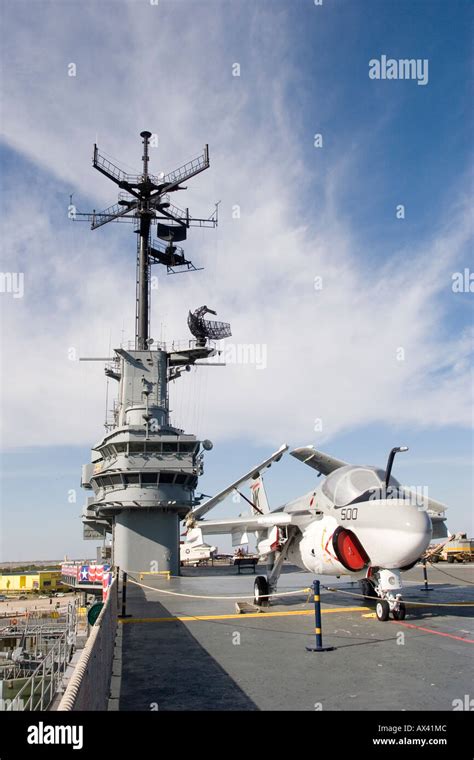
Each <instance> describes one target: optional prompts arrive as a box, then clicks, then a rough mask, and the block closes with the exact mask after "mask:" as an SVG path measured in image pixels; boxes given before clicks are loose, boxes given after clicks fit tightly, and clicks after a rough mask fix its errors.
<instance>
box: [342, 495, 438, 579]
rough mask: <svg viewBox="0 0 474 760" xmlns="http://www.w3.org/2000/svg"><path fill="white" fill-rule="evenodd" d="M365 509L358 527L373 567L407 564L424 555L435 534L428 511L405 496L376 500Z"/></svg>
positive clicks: (358, 534) (360, 538) (357, 531)
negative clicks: (405, 498)
mask: <svg viewBox="0 0 474 760" xmlns="http://www.w3.org/2000/svg"><path fill="white" fill-rule="evenodd" d="M365 510H366V519H364V523H362V522H361V518H360V516H359V517H358V526H357V527H356V528H355V530H356V533H357V536H358V538H359V540H360V541H361V543H362V546H363V547H364V549H365V551H366V552H367V554H368V556H369V557H370V560H371V564H372V565H373V566H377V567H385V568H401V567H407V566H408V565H411V564H412V563H413V562H416V561H417V560H418V559H419V558H420V557H421V555H422V554H423V552H424V551H425V550H426V548H427V547H428V545H429V543H430V541H431V534H432V527H431V520H430V518H429V516H428V514H427V512H426V510H423V509H419V508H418V507H417V506H416V505H413V504H410V503H408V502H407V501H406V500H403V499H388V500H380V501H374V502H371V503H370V504H369V503H368V504H367V506H366V508H365Z"/></svg>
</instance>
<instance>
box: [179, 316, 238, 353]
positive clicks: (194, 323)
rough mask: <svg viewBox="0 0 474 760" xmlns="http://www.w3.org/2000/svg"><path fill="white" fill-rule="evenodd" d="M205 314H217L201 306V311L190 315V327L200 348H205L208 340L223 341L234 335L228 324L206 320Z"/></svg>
mask: <svg viewBox="0 0 474 760" xmlns="http://www.w3.org/2000/svg"><path fill="white" fill-rule="evenodd" d="M205 314H216V312H215V311H213V310H212V309H208V308H207V306H200V307H199V309H196V310H195V311H194V312H191V311H190V312H189V314H188V327H189V329H190V331H191V333H192V334H193V335H194V337H195V338H196V340H197V344H198V346H205V345H206V340H207V338H211V340H222V339H223V338H228V337H229V336H230V335H232V333H231V330H230V324H229V323H228V322H217V321H213V320H210V319H204V315H205Z"/></svg>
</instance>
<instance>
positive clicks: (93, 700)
mask: <svg viewBox="0 0 474 760" xmlns="http://www.w3.org/2000/svg"><path fill="white" fill-rule="evenodd" d="M116 631H117V579H116V578H114V580H113V581H112V583H111V585H110V587H109V592H108V595H107V600H106V602H105V604H104V606H103V608H102V611H101V613H100V615H99V617H98V618H97V620H96V622H95V624H94V625H93V626H92V628H91V633H90V636H89V638H88V639H87V641H86V644H85V646H84V649H83V650H82V652H81V656H80V658H79V660H78V662H77V665H76V667H75V669H74V673H73V674H72V676H71V678H70V680H69V683H68V684H67V687H66V691H65V692H64V694H63V696H62V699H61V702H60V703H59V706H58V710H60V711H63V710H64V711H72V710H106V709H107V702H108V697H109V689H110V681H111V676H112V662H113V656H114V647H115V634H116Z"/></svg>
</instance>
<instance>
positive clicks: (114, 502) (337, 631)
mask: <svg viewBox="0 0 474 760" xmlns="http://www.w3.org/2000/svg"><path fill="white" fill-rule="evenodd" d="M141 138H142V145H143V155H142V161H143V169H142V173H141V174H139V175H133V176H132V175H129V174H127V173H125V172H124V171H122V170H121V169H120V168H119V167H118V166H116V165H115V164H113V163H112V162H111V161H110V160H109V159H107V158H105V157H104V156H102V155H101V154H100V153H99V150H98V148H97V146H94V154H93V166H94V168H95V169H97V170H98V171H99V172H101V173H102V174H103V175H104V176H106V177H107V178H108V179H110V180H112V181H113V182H114V183H115V184H116V185H118V187H119V189H120V193H119V199H118V203H117V204H115V205H113V206H111V207H109V208H108V209H106V210H105V211H103V212H100V213H97V212H96V211H93V212H92V213H80V212H78V211H77V210H76V209H75V208H74V207H73V206H72V204H71V207H70V215H71V218H72V219H74V220H75V221H80V220H85V221H89V222H90V223H91V227H92V228H93V229H96V228H99V227H101V226H103V225H104V224H107V223H108V222H127V221H128V222H131V223H132V224H133V231H134V233H135V234H136V240H137V250H136V253H137V277H136V287H137V290H136V315H135V341H134V344H133V345H131V346H128V345H121V346H120V347H118V348H117V349H115V351H114V354H113V356H108V357H84V358H87V359H88V360H89V361H90V360H95V361H98V362H102V363H103V364H104V367H105V374H106V376H107V377H108V378H110V379H111V380H114V381H116V382H117V401H116V403H115V404H114V408H113V410H112V417H111V419H110V420H108V421H107V422H106V429H105V433H104V435H103V436H102V437H101V438H100V440H99V441H98V442H97V443H95V444H94V445H93V447H92V451H91V462H90V463H89V464H86V465H84V466H83V470H82V485H83V487H84V488H85V489H86V490H87V492H88V494H89V497H88V499H87V502H86V504H85V506H84V510H83V515H82V521H83V524H84V535H85V537H86V536H87V537H88V538H91V539H93V540H96V541H97V542H98V541H103V542H104V560H106V562H104V563H103V564H100V563H98V564H97V565H89V566H80V565H77V566H76V565H75V564H74V563H72V564H71V563H68V564H67V565H64V567H63V580H64V581H65V582H66V583H68V584H69V585H70V586H71V587H72V588H74V589H75V590H76V591H79V592H83V594H81V595H80V596H81V598H84V595H85V593H86V592H87V593H89V594H90V593H95V594H96V596H98V597H100V598H101V599H102V602H101V603H100V604H101V605H102V607H101V611H100V614H98V616H97V612H98V608H97V605H96V606H95V614H94V617H93V619H90V623H91V626H90V629H89V633H90V635H89V638H88V640H87V642H86V643H85V644H84V646H83V648H82V649H77V647H76V651H75V653H74V656H73V658H72V659H71V661H70V662H69V666H68V667H67V669H66V671H65V673H64V680H63V683H62V685H61V686H60V687H59V688H58V692H57V694H56V695H55V699H54V701H53V702H52V704H51V705H50V707H49V709H50V710H51V709H53V710H59V711H69V712H71V711H81V710H88V711H110V712H115V711H141V712H153V711H158V712H163V711H165V712H170V711H202V710H206V711H216V710H220V711H222V710H223V711H241V710H245V711H259V710H260V711H261V710H264V711H266V710H293V711H320V710H326V711H339V710H353V711H367V710H375V709H377V710H387V711H390V710H395V711H406V710H408V711H410V710H432V711H452V710H464V709H472V708H469V706H468V707H467V708H466V700H467V703H468V705H470V704H471V703H470V701H469V700H470V697H469V693H470V688H471V675H472V674H471V672H470V671H471V666H472V651H473V650H472V646H473V645H474V628H473V624H472V610H473V606H474V591H473V588H474V566H473V564H463V565H456V566H455V567H452V566H450V565H449V566H446V567H445V566H444V564H443V565H441V563H440V564H438V565H433V566H431V565H430V566H429V569H428V584H427V583H426V579H425V575H424V569H423V567H422V566H421V565H417V566H416V567H413V568H412V569H411V570H408V571H407V572H406V573H404V582H405V589H404V601H405V603H406V606H407V616H406V618H405V619H399V620H391V621H388V622H386V623H381V622H379V621H378V620H377V619H376V615H375V612H374V609H373V607H371V606H370V604H367V602H368V600H367V598H364V597H363V596H361V590H360V588H359V585H358V584H357V583H355V582H349V581H347V580H344V578H340V579H337V578H334V577H324V576H323V577H322V578H321V579H320V581H321V584H322V585H321V607H322V609H321V619H322V637H323V643H324V646H325V650H324V651H310V650H311V647H313V648H314V640H315V621H314V616H315V606H314V602H313V592H312V591H311V589H310V586H311V583H312V581H313V578H312V577H311V575H310V574H307V573H303V572H301V571H299V570H298V569H297V568H295V567H294V566H292V565H289V564H285V565H284V566H283V572H282V576H281V578H280V582H279V586H278V594H279V596H278V595H276V596H274V597H273V598H272V604H271V605H270V606H269V607H256V606H254V605H253V604H252V601H253V597H254V594H253V583H254V576H253V575H250V574H249V572H248V570H249V568H247V571H246V572H244V569H243V568H242V573H239V569H238V567H237V566H236V565H235V564H223V563H220V564H215V565H209V566H205V567H197V568H190V567H184V568H181V567H180V545H179V540H180V537H179V525H180V521H181V520H182V519H183V518H184V517H185V516H186V515H187V514H188V513H189V511H190V510H191V509H192V508H193V507H195V506H196V505H199V504H200V501H201V499H202V496H199V495H197V493H196V491H197V485H198V480H199V477H200V475H201V474H202V472H203V466H204V455H205V452H206V451H207V450H209V449H210V448H211V447H212V443H211V442H210V441H208V440H203V441H200V440H198V439H197V437H196V436H195V435H193V434H192V433H189V432H185V431H184V430H182V429H179V428H177V427H175V426H174V425H173V422H172V420H171V415H170V409H169V384H170V383H172V382H179V378H180V375H181V374H182V373H183V372H185V371H187V370H188V369H189V368H190V367H191V366H199V365H200V364H202V363H204V364H206V365H208V364H210V363H212V362H209V359H212V358H215V357H217V358H218V356H219V347H218V345H219V341H220V340H221V339H222V338H225V337H228V336H230V333H231V331H230V325H228V324H227V323H223V322H217V321H212V320H209V319H207V318H206V315H207V314H209V313H211V314H213V313H214V312H213V311H212V309H210V308H208V307H207V306H201V307H197V308H196V307H195V305H194V308H193V309H190V310H189V313H188V315H187V319H188V326H189V329H190V331H191V334H192V338H191V339H190V340H189V341H188V342H187V343H186V344H184V345H183V344H177V343H173V344H171V345H170V344H168V345H166V344H164V343H160V342H157V341H154V340H153V338H152V337H151V330H150V297H151V288H150V283H151V268H152V266H154V265H158V266H161V267H162V269H163V270H166V272H167V273H168V274H170V275H173V274H177V273H178V272H183V271H186V272H192V271H193V270H195V269H196V267H195V266H194V265H193V264H192V262H191V261H190V260H189V259H187V258H186V256H185V254H184V251H183V249H182V248H181V247H180V246H179V245H178V243H179V242H183V241H184V240H185V239H186V236H187V232H188V230H189V228H190V227H192V226H200V227H215V226H216V225H217V206H216V210H215V212H213V213H212V214H211V215H209V216H207V217H205V218H194V217H192V216H191V215H190V213H189V210H188V209H180V208H178V207H177V206H175V205H173V204H172V203H171V199H170V196H171V194H172V193H173V192H174V191H175V190H181V189H183V187H182V184H181V183H182V182H183V181H187V180H188V179H190V178H192V177H194V176H195V175H197V174H199V173H200V172H201V171H203V170H205V169H207V168H208V166H209V150H208V147H207V146H206V147H205V149H204V151H203V153H202V154H201V155H199V156H198V157H196V158H195V159H193V160H191V161H189V162H187V163H186V164H184V165H183V166H181V167H179V168H178V169H177V170H175V171H173V172H170V173H169V174H167V175H164V174H160V175H153V174H151V173H150V171H149V160H150V156H149V148H150V145H151V144H152V141H153V135H152V133H151V132H148V131H143V132H142V133H141ZM153 225H156V235H157V238H158V239H157V240H153V239H152V234H151V230H152V227H153ZM201 371H209V370H208V369H203V370H201ZM238 474H239V473H236V476H237V475H238ZM295 491H297V488H295ZM295 495H296V493H295ZM109 546H110V549H111V551H110V556H109V554H108V551H109V550H108V547H109ZM257 571H259V572H260V573H261V572H262V568H261V566H260V567H257ZM369 601H370V600H369ZM71 642H72V639H71ZM24 688H26V687H24ZM12 709H21V708H16V707H13V708H12Z"/></svg>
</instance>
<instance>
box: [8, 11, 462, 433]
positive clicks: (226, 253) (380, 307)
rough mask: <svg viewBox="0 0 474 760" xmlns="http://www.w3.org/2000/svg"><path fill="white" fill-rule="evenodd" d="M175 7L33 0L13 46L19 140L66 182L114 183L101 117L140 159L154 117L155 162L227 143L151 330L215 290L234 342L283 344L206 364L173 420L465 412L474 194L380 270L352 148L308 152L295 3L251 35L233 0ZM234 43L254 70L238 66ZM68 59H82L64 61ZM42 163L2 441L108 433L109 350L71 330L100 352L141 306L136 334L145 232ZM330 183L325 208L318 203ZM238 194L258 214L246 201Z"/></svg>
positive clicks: (193, 191)
mask: <svg viewBox="0 0 474 760" xmlns="http://www.w3.org/2000/svg"><path fill="white" fill-rule="evenodd" d="M79 5H80V7H79ZM159 7H160V6H158V7H154V6H150V7H149V6H147V5H146V4H144V5H143V6H141V7H140V8H137V7H136V4H135V3H132V4H128V5H125V4H123V5H121V6H120V13H119V14H118V15H116V14H115V13H104V12H103V8H100V9H99V8H97V6H96V5H95V4H77V7H75V8H74V9H73V10H71V7H69V6H68V7H67V10H65V7H64V6H61V5H58V4H46V3H45V4H42V12H41V13H39V12H38V11H37V9H35V8H33V9H30V12H31V13H34V14H35V19H34V21H35V23H34V24H30V25H29V26H25V25H22V24H21V23H16V24H15V34H14V35H12V36H11V40H10V42H9V44H10V45H12V46H13V47H12V48H11V49H10V48H9V45H7V48H6V51H5V52H4V59H5V60H6V61H9V62H10V63H9V68H8V76H7V77H6V78H5V88H6V95H5V98H4V99H5V100H7V101H9V102H10V103H11V107H10V108H8V109H6V113H5V116H4V131H5V140H6V142H7V143H8V144H9V145H10V146H12V147H14V148H15V149H16V150H18V151H20V152H21V153H23V154H24V155H25V156H27V157H28V159H29V160H31V161H32V162H34V164H35V165H36V166H37V167H40V168H41V169H42V170H44V169H46V168H47V169H49V170H50V171H52V172H53V173H54V174H55V175H56V179H58V180H60V181H61V185H60V187H61V191H63V190H65V188H66V187H68V186H71V190H75V191H76V193H77V194H78V195H82V196H85V195H86V194H87V193H89V194H90V195H91V196H92V197H93V198H94V203H95V204H96V205H97V208H101V207H105V206H108V205H109V203H112V202H113V201H114V200H115V194H116V193H115V188H114V186H112V184H111V183H109V182H108V181H107V180H106V179H105V178H102V177H101V176H99V175H98V173H96V172H94V171H93V170H92V169H91V166H90V151H91V143H92V142H93V141H94V140H95V138H96V134H97V135H98V138H99V145H100V147H103V149H104V150H106V151H107V152H108V153H110V154H112V155H114V156H118V157H119V159H123V162H124V163H127V164H130V165H131V166H136V165H137V164H139V159H140V143H139V139H138V132H139V131H140V130H141V129H144V128H148V129H150V130H151V131H158V132H159V135H160V148H159V150H158V152H156V154H154V153H152V170H153V171H157V170H160V169H164V170H167V169H170V168H172V167H173V166H174V165H177V164H179V163H180V162H181V161H182V160H183V159H184V160H186V159H187V158H188V157H189V156H190V155H192V154H193V153H195V152H197V151H198V150H200V148H201V146H202V145H203V144H204V143H205V142H207V141H208V142H209V143H210V150H211V169H210V171H208V172H206V173H204V174H203V175H200V176H199V177H197V178H196V179H195V180H191V181H190V183H189V191H188V192H187V193H186V194H184V193H183V194H182V196H181V195H180V194H178V195H177V198H176V203H177V204H178V205H185V204H188V203H189V206H190V208H191V211H192V212H194V213H195V214H201V213H204V212H207V211H208V209H209V208H210V207H212V203H213V202H214V201H215V200H222V205H221V221H220V225H219V229H218V230H217V231H216V232H212V231H205V232H204V231H199V230H195V231H192V233H191V235H190V241H189V244H188V246H187V248H186V251H187V252H188V253H189V254H190V257H191V258H192V259H193V260H195V262H196V264H199V265H205V266H206V270H205V271H204V272H200V273H196V274H189V275H179V276H176V278H174V279H173V278H172V277H168V278H166V277H165V276H163V275H162V276H161V278H160V289H159V291H158V294H157V295H154V298H155V301H154V305H153V312H152V326H153V329H152V332H154V335H155V337H158V338H159V337H160V335H159V333H160V324H161V322H163V321H164V322H166V337H167V338H171V337H176V338H184V337H186V334H187V330H186V328H185V319H186V314H187V309H188V308H194V307H196V306H198V305H200V304H202V303H207V304H208V305H209V306H211V307H212V308H215V309H217V310H218V313H219V317H220V318H221V319H224V320H229V321H230V322H231V323H232V328H233V338H232V340H233V341H235V342H236V343H238V344H248V343H257V344H265V345H266V347H267V353H268V367H267V369H265V370H257V369H255V367H254V366H248V365H235V366H228V367H227V368H226V369H201V370H198V371H196V372H194V371H193V372H192V373H190V376H186V377H184V378H183V379H181V380H180V381H179V385H178V384H177V386H176V391H174V390H173V391H172V395H171V400H172V407H173V409H174V411H175V417H174V421H175V422H176V423H178V424H181V425H182V426H183V427H185V428H186V429H188V430H192V431H193V432H198V433H201V434H203V435H205V436H208V437H212V438H214V439H215V440H219V439H221V440H222V439H225V438H227V439H233V438H236V437H244V438H248V439H250V440H252V441H254V442H256V443H269V444H275V443H279V442H281V441H282V440H285V439H288V440H291V441H293V442H295V443H301V442H303V443H305V442H307V441H310V440H311V439H313V438H314V437H316V435H315V433H314V425H315V420H316V418H321V419H322V423H323V430H322V433H321V432H318V433H317V438H318V439H319V440H321V439H324V438H326V437H331V436H333V435H335V434H336V433H337V432H340V431H341V430H344V429H349V428H353V427H356V426H358V425H362V424H364V425H366V424H370V423H371V422H378V421H386V422H389V423H392V424H397V423H407V424H413V425H417V426H432V425H444V424H448V423H449V424H458V425H464V424H466V423H467V420H468V414H469V413H468V399H469V371H468V367H467V364H466V361H465V357H466V356H467V353H468V350H469V347H468V341H467V336H465V335H459V336H454V337H453V336H450V335H447V334H446V332H445V330H443V316H444V315H443V311H442V310H441V309H440V307H439V301H440V294H441V293H442V291H443V289H449V287H450V279H449V273H450V271H451V269H452V267H451V268H450V262H451V261H454V260H456V257H457V256H459V254H460V252H461V251H462V250H463V248H464V246H465V245H466V241H467V238H468V234H469V226H468V213H467V210H466V209H465V208H464V206H462V205H456V204H453V209H447V211H446V219H450V220H451V221H450V223H449V224H445V225H444V224H443V222H442V221H441V222H440V223H439V225H438V226H437V229H436V230H433V233H432V236H431V238H430V239H427V240H425V241H423V244H422V245H420V244H418V245H417V246H416V247H414V248H413V249H411V250H410V251H400V253H399V255H398V256H396V257H395V258H392V259H391V260H390V261H388V263H387V264H384V265H379V267H378V269H377V270H374V268H373V267H370V266H369V265H368V264H367V263H366V260H365V259H364V257H363V256H361V255H360V250H359V245H360V244H359V236H357V235H356V234H355V231H354V230H353V229H351V228H350V226H349V225H348V224H347V223H344V222H343V221H341V218H343V216H342V215H341V214H340V210H341V209H340V201H339V202H338V197H339V196H340V193H341V191H342V189H343V188H344V186H345V185H346V183H348V182H352V181H353V176H352V175H351V161H350V160H348V158H347V156H341V158H340V160H339V161H338V162H337V163H335V164H333V165H332V166H331V167H330V169H329V170H327V171H326V172H323V170H321V171H319V170H318V172H317V176H316V175H315V173H313V171H312V169H310V168H308V167H306V166H305V164H304V162H303V161H302V157H301V144H300V140H299V136H298V134H297V133H296V131H295V127H294V114H293V113H292V112H291V109H290V110H288V107H287V98H288V92H289V89H290V88H291V87H294V86H297V84H298V82H297V74H296V73H295V72H293V71H290V70H289V69H288V66H287V64H286V62H285V64H283V63H282V60H284V59H285V54H286V51H287V46H288V44H289V41H288V40H286V39H285V36H284V32H283V31H282V27H281V26H280V25H279V22H278V19H276V18H274V17H268V16H266V17H265V19H264V20H265V30H266V35H265V37H264V38H262V32H261V29H262V23H261V22H262V16H261V15H260V12H258V11H252V13H253V14H254V17H253V23H249V26H248V29H249V34H248V38H247V39H246V42H245V46H244V47H242V46H237V47H236V46H235V45H231V44H230V40H231V39H232V38H231V36H230V35H229V33H228V32H226V30H228V29H229V28H231V27H232V24H238V23H242V22H239V19H238V16H237V14H236V13H235V10H234V11H230V10H229V9H226V10H225V11H224V10H222V9H221V10H220V11H218V12H217V11H215V12H214V11H213V13H212V14H207V15H206V11H205V9H204V7H203V8H201V9H200V10H198V11H195V12H196V13H197V14H200V16H199V23H197V22H196V23H195V24H194V23H188V24H186V25H185V26H184V27H183V21H184V20H185V19H184V16H183V11H182V10H176V12H175V13H171V12H170V9H167V10H166V11H165V10H163V11H161V10H160V11H159V10H158V8H159ZM110 8H112V5H111V6H110ZM163 8H164V4H163ZM13 12H14V11H11V13H12V15H13ZM158 13H162V14H163V15H161V16H159V15H157V14H158ZM191 20H192V19H191ZM206 20H207V21H208V22H209V26H208V27H207V32H206V34H205V35H203V31H202V30H203V23H204V22H205V21H206ZM19 21H20V19H17V22H19ZM188 21H190V19H188ZM241 39H243V37H241ZM177 40H179V42H177ZM262 46H263V47H262ZM235 60H239V61H240V62H241V66H242V74H241V77H240V78H233V77H232V76H231V66H232V63H233V62H234V61H235ZM70 61H75V62H76V64H77V69H78V74H77V77H76V78H70V77H68V76H67V69H66V67H67V63H68V62H70ZM323 86H324V85H323V84H322V85H320V86H319V89H318V86H316V87H315V93H314V97H315V98H316V99H318V98H319V97H321V98H322V94H321V93H322V91H323ZM161 160H163V165H161V163H160V161H161ZM44 182H45V183H46V184H45V187H44V189H43V191H42V193H40V190H39V185H35V184H34V183H33V184H32V186H31V185H30V187H32V190H30V192H29V193H28V223H27V225H26V226H25V223H24V198H25V193H26V192H27V187H26V186H25V183H24V181H23V180H22V177H21V176H19V177H18V185H17V187H15V188H14V189H13V190H12V194H11V197H10V202H9V211H8V215H7V218H6V221H5V226H4V245H5V246H6V247H8V249H9V250H10V254H8V258H9V260H10V261H15V262H21V264H22V266H24V270H25V288H26V292H25V298H24V299H23V300H22V301H19V300H17V301H14V300H13V299H11V298H8V297H5V296H3V297H2V301H3V306H4V309H5V314H6V324H7V327H6V330H5V333H4V338H3V342H4V349H5V356H6V357H7V361H6V362H5V366H4V370H3V372H4V396H3V397H4V415H3V416H4V420H5V426H6V431H7V432H6V434H4V444H5V445H6V446H19V445H26V444H27V445H46V444H63V443H64V444H65V443H75V444H77V443H89V442H90V443H92V442H93V441H95V440H97V439H98V438H99V437H100V433H101V428H100V422H101V420H102V418H103V413H104V396H105V384H104V380H103V375H102V368H101V366H100V365H94V364H83V363H81V364H79V363H77V362H71V361H69V360H68V358H67V351H68V348H70V347H76V348H77V349H78V353H79V354H82V355H104V353H105V354H107V353H108V346H109V333H110V330H111V331H112V345H114V344H117V342H118V341H120V339H121V331H122V327H123V325H124V327H125V332H126V337H127V338H129V337H131V335H132V333H133V317H134V250H133V245H134V238H133V236H132V234H131V233H130V232H129V231H128V229H127V228H126V227H125V226H120V225H117V226H116V227H115V228H114V229H113V230H112V226H111V225H109V226H107V227H104V228H102V229H100V230H98V231H96V232H93V233H92V232H89V231H88V229H87V226H86V225H84V226H81V225H72V223H71V229H69V228H65V227H64V225H63V224H62V223H61V222H59V221H58V220H57V218H55V217H56V215H57V208H58V206H57V202H58V201H57V196H56V195H55V190H54V181H53V178H49V179H44ZM315 194H317V196H318V208H319V211H318V218H317V220H313V219H310V218H308V214H307V213H306V211H305V209H306V208H307V207H310V206H311V207H312V206H313V203H314V195H315ZM234 204H239V205H240V206H241V211H242V215H241V219H240V220H235V219H232V218H231V208H232V206H233V205H234ZM66 206H67V192H66V191H65V194H64V211H66ZM453 214H454V218H453ZM72 228H73V229H72ZM127 233H128V234H127ZM124 251H125V252H126V256H124V255H123V252H124ZM380 253H381V256H380V258H381V259H383V258H384V256H383V250H381V252H380ZM316 276H321V277H322V282H323V287H322V289H321V290H315V288H314V278H315V277H316ZM398 348H403V349H404V351H405V360H404V361H397V356H396V351H397V349H398ZM113 387H114V386H113V384H112V385H111V390H112V389H113ZM196 401H199V402H200V403H199V406H198V407H196V406H195V405H194V402H196ZM204 421H206V422H205V424H204ZM196 426H197V429H196Z"/></svg>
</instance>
